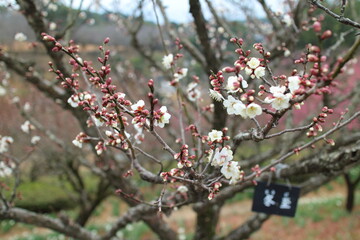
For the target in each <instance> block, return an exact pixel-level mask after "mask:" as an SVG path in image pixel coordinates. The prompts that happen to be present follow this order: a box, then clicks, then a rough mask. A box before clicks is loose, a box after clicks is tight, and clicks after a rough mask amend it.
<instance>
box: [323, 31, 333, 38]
mask: <svg viewBox="0 0 360 240" xmlns="http://www.w3.org/2000/svg"><path fill="white" fill-rule="evenodd" d="M331 36H332V32H331V31H330V30H326V31H325V32H323V34H322V35H321V40H324V39H327V38H330V37H331Z"/></svg>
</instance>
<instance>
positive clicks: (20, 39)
mask: <svg viewBox="0 0 360 240" xmlns="http://www.w3.org/2000/svg"><path fill="white" fill-rule="evenodd" d="M14 39H15V41H18V42H24V41H26V40H27V36H26V35H25V34H24V33H22V32H18V33H16V34H15V36H14Z"/></svg>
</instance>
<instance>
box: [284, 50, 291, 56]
mask: <svg viewBox="0 0 360 240" xmlns="http://www.w3.org/2000/svg"><path fill="white" fill-rule="evenodd" d="M290 54H291V52H290V50H289V49H285V51H284V57H288V56H290Z"/></svg>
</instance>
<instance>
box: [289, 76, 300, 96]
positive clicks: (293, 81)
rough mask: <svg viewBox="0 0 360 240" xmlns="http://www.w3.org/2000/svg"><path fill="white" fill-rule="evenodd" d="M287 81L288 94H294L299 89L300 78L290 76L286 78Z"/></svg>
mask: <svg viewBox="0 0 360 240" xmlns="http://www.w3.org/2000/svg"><path fill="white" fill-rule="evenodd" d="M288 81H289V85H288V88H289V90H290V92H291V93H292V94H294V92H295V91H296V90H298V89H299V88H300V77H299V76H291V77H288Z"/></svg>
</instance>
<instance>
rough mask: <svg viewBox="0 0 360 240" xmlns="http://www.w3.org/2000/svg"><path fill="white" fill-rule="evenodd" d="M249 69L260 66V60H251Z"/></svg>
mask: <svg viewBox="0 0 360 240" xmlns="http://www.w3.org/2000/svg"><path fill="white" fill-rule="evenodd" d="M247 65H248V66H249V68H252V69H255V68H257V67H258V66H259V65H260V60H259V59H257V58H254V57H253V58H251V59H250V61H248V62H247Z"/></svg>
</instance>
